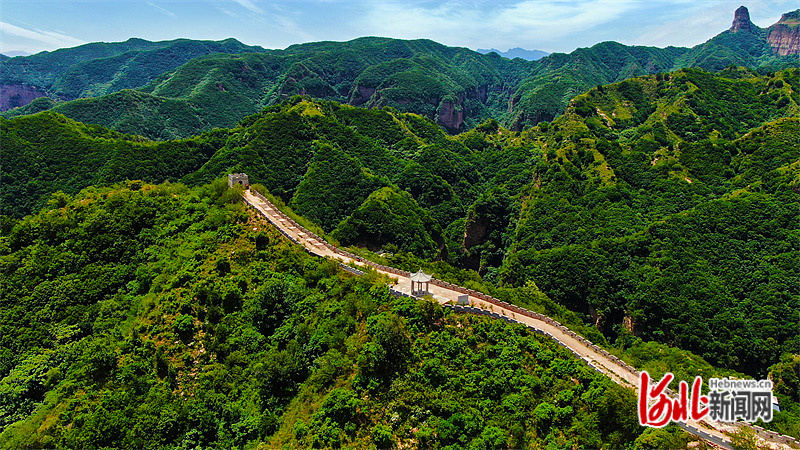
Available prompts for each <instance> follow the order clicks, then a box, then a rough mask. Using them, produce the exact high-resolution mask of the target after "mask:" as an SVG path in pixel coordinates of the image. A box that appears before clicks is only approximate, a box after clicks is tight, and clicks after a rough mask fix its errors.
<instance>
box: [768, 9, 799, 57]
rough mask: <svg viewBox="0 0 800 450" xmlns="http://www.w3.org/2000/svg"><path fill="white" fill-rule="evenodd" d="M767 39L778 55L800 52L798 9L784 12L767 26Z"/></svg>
mask: <svg viewBox="0 0 800 450" xmlns="http://www.w3.org/2000/svg"><path fill="white" fill-rule="evenodd" d="M767 41H768V42H769V46H770V47H772V51H774V52H775V53H777V54H778V55H780V56H787V55H797V54H800V9H798V10H795V11H792V12H790V13H786V14H784V15H783V16H781V20H779V21H778V22H777V23H775V25H772V26H771V27H769V28H767Z"/></svg>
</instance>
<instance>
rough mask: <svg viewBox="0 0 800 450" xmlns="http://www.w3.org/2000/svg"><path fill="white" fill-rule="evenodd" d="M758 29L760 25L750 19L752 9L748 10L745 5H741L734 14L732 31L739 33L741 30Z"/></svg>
mask: <svg viewBox="0 0 800 450" xmlns="http://www.w3.org/2000/svg"><path fill="white" fill-rule="evenodd" d="M757 29H758V27H757V26H755V24H754V23H753V22H751V21H750V11H748V10H747V8H745V7H744V6H740V7H739V9H737V10H736V12H735V13H734V15H733V24H732V25H731V33H738V32H739V31H751V32H752V31H754V30H757Z"/></svg>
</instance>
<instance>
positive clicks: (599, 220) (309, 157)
mask: <svg viewBox="0 0 800 450" xmlns="http://www.w3.org/2000/svg"><path fill="white" fill-rule="evenodd" d="M799 104H800V71H799V70H798V69H788V70H783V71H778V72H775V73H769V74H766V75H761V74H758V73H756V72H754V71H752V70H748V69H743V68H729V69H726V70H724V71H722V72H720V73H718V74H713V73H709V72H705V71H702V70H697V69H683V70H679V71H676V72H671V73H665V74H658V75H652V76H646V77H639V78H633V79H629V80H625V81H621V82H618V83H613V84H609V85H604V86H599V87H596V88H594V89H591V90H590V91H588V92H586V93H584V94H581V95H578V96H576V97H575V98H573V99H572V100H571V101H570V103H569V106H568V108H567V110H566V113H565V114H564V115H562V116H560V117H559V118H557V119H555V120H554V121H552V122H543V123H539V124H538V125H536V126H535V127H533V128H531V129H530V130H527V131H524V132H513V131H510V130H508V129H506V128H504V127H502V126H501V124H500V123H499V122H498V121H495V120H491V119H490V120H487V121H485V122H483V123H482V124H480V125H478V126H476V127H475V128H473V129H472V130H470V131H468V132H465V133H462V134H459V135H457V136H450V135H448V134H447V133H445V132H444V131H443V130H442V129H441V128H440V127H439V126H437V125H436V124H434V123H433V122H431V121H429V120H427V119H425V118H424V117H422V116H419V115H416V114H412V113H403V112H400V111H398V110H396V109H394V108H382V109H364V108H358V107H354V106H349V105H343V104H340V103H336V102H333V101H315V100H312V99H311V98H309V97H303V96H295V97H292V98H291V99H290V100H288V101H286V102H283V103H281V104H278V105H273V106H270V107H267V108H265V109H263V110H262V111H261V112H260V113H258V114H255V115H252V116H249V117H247V118H246V119H244V120H243V121H241V122H240V123H239V124H238V125H237V126H236V127H234V128H231V129H217V130H214V131H212V132H208V133H204V134H202V135H200V136H197V137H194V138H191V139H186V140H176V141H166V142H152V141H146V140H142V139H141V138H135V137H131V136H127V135H122V134H119V133H115V132H112V131H108V130H106V129H103V128H101V127H97V126H87V125H83V124H79V123H76V122H73V121H71V120H69V119H67V118H65V117H64V116H61V115H58V114H56V113H52V112H43V113H39V114H36V115H32V116H26V117H20V118H15V119H12V120H5V119H0V125H2V133H3V134H2V138H3V142H4V148H3V152H4V155H3V157H4V164H3V167H2V170H3V184H2V186H1V187H0V195H2V196H3V197H2V198H3V204H4V214H6V215H8V216H12V217H13V218H12V217H6V218H4V219H3V224H4V227H5V228H4V235H5V233H6V232H8V230H13V229H16V228H15V227H22V226H30V227H31V230H32V231H31V236H33V235H37V236H39V235H46V234H47V233H49V231H47V230H49V229H50V228H48V227H49V225H48V226H39V225H35V226H34V225H33V224H34V223H35V221H33V222H32V220H34V219H31V218H26V219H24V220H22V222H20V223H19V224H17V225H14V224H15V223H16V221H17V220H18V219H19V218H21V217H22V216H24V215H26V214H30V213H32V212H34V211H36V210H38V209H39V208H41V207H43V206H45V205H47V204H48V202H50V205H51V206H50V208H53V205H62V204H65V202H68V201H69V200H68V198H65V197H63V196H62V195H58V196H56V197H53V198H50V197H48V195H49V193H50V192H53V191H55V190H58V189H61V190H64V191H65V192H66V194H68V195H75V194H77V193H78V192H79V190H80V189H81V188H84V187H87V186H90V185H92V184H97V183H113V182H116V181H124V180H126V179H144V180H145V181H155V182H162V181H164V179H165V178H166V179H169V180H170V181H173V182H177V181H181V182H183V183H186V184H188V185H190V186H202V185H205V184H207V183H211V182H213V181H214V180H217V179H218V178H219V177H220V176H221V175H224V174H226V173H229V172H239V171H243V172H246V173H248V175H249V176H250V179H251V181H252V182H254V183H261V184H263V187H264V189H265V190H266V191H268V192H269V193H270V195H272V196H273V198H275V200H276V202H277V203H278V204H281V206H282V207H283V204H285V205H287V206H286V207H287V208H291V210H292V214H299V215H301V216H303V218H304V220H308V221H311V222H313V223H314V224H315V225H317V226H319V228H320V231H321V232H324V233H327V234H328V235H329V237H330V238H331V240H333V241H334V242H335V241H336V240H338V243H339V244H340V245H357V246H361V247H365V248H366V249H365V250H360V249H358V250H356V251H359V252H364V253H363V254H364V255H365V256H369V257H371V258H377V257H378V256H376V255H374V254H371V253H368V250H374V251H381V252H383V256H382V257H380V258H383V259H382V260H381V261H382V262H384V263H388V264H390V265H394V266H397V267H400V268H403V269H406V270H417V269H418V268H420V267H424V268H425V269H426V271H430V272H432V273H433V274H434V275H435V276H437V277H438V278H441V279H446V280H449V281H452V282H456V283H459V284H466V285H469V286H472V287H475V288H479V289H481V290H484V291H486V292H491V293H492V295H496V296H498V298H503V299H507V300H508V301H510V302H515V303H522V304H530V305H533V306H535V309H536V310H540V311H542V312H544V313H548V314H556V315H558V316H559V317H561V315H564V316H565V317H567V316H568V317H569V318H570V319H569V321H567V320H565V321H564V323H569V324H570V326H574V327H576V329H581V330H591V331H583V332H584V334H586V335H587V336H589V337H591V338H592V340H594V341H597V342H599V343H603V342H604V341H607V342H608V343H609V344H610V345H614V346H616V347H617V349H618V350H617V351H620V352H624V353H626V354H627V355H629V356H628V357H630V358H632V360H633V361H634V362H635V363H636V364H642V365H648V364H650V365H652V367H654V368H659V369H658V370H662V371H663V370H665V367H666V368H670V370H678V366H681V364H684V363H685V364H688V363H687V362H686V361H689V359H688V358H685V357H684V356H682V355H683V354H682V353H677V356H676V354H672V353H670V352H671V351H668V350H664V349H667V348H669V347H677V348H680V349H683V350H684V351H691V352H692V353H694V354H695V355H699V356H700V357H702V358H704V359H705V360H707V361H708V362H710V363H712V364H713V365H715V366H718V367H721V368H724V369H729V370H735V371H737V372H741V373H744V374H746V375H747V376H750V377H764V376H766V375H767V373H768V372H769V370H770V367H776V368H777V369H776V370H779V371H780V372H781V373H783V374H788V373H791V371H790V370H789V369H786V367H792V364H793V363H792V361H793V359H792V356H791V355H792V354H794V353H796V351H797V348H798V339H799V337H798V330H800V326H798V325H800V316H799V315H798V314H800V313H799V312H798V311H800V309H798V305H799V304H800V287H798V284H797V283H796V280H797V279H800V272H798V265H797V264H796V261H797V256H798V254H800V160H799V158H798V153H797V149H798V148H800V142H799V140H800V119H798V117H799V116H800V107H799V106H798V105H799ZM43 130H44V131H43ZM7 149H8V150H7ZM7 161H9V162H7ZM38 161H41V163H38ZM134 161H139V162H138V164H139V165H136V164H132V162H134ZM141 161H149V162H148V163H147V164H145V163H144V162H141ZM95 189H105V188H95ZM159 189H167V187H164V188H159ZM170 189H171V188H170ZM175 189H178V188H177V187H176V188H175ZM180 189H183V188H180ZM191 189H195V188H191ZM205 189H209V188H205ZM89 192H91V191H89ZM131 195H133V194H131ZM136 195H138V194H136ZM176 195H177V194H176ZM196 195H200V194H196ZM209 195H211V194H209ZM54 202H55V203H54ZM5 205H12V206H11V207H10V208H7V207H6V206H5ZM59 207H60V206H59ZM287 211H288V209H287ZM42 214H44V213H42ZM35 217H43V216H42V215H41V214H39V215H37V216H35ZM146 217H150V216H146ZM146 217H144V218H141V219H137V220H145V219H146ZM148 220H149V219H148ZM187 220H188V219H187ZM242 220H243V219H242ZM70 223H72V222H70ZM148 223H149V222H148ZM21 224H30V225H21ZM190 225H191V222H184V225H181V226H178V225H175V227H176V228H175V229H176V230H183V229H185V227H189V226H190ZM98 226H99V225H98ZM164 227H166V228H168V229H171V227H172V226H171V225H166V224H165V225H164ZM182 227H184V228H182ZM251 228H252V227H250V226H249V225H248V228H247V229H248V230H249V229H251ZM123 229H124V228H123ZM159 229H160V228H159ZM17 232H19V231H17ZM241 232H244V231H243V230H241V229H238V228H237V229H236V232H235V233H234V232H231V236H238V235H239V234H240V233H241ZM247 233H249V231H248V232H247ZM128 234H130V233H126V236H127V235H128ZM334 238H335V239H334ZM231 239H233V238H232V237H231ZM254 239H255V238H254ZM270 239H272V238H270ZM26 242H27V241H26ZM106 242H107V245H106V246H105V247H103V248H106V249H107V251H115V250H113V249H114V248H116V247H115V245H112V243H114V242H116V241H115V240H114V239H109V240H108V241H106ZM270 242H271V241H270ZM48 245H50V244H48ZM70 245H72V244H70ZM119 245H122V244H119ZM131 245H133V244H131ZM20 248H21V247H20ZM12 249H14V251H16V249H15V248H13V247H12ZM42 251H43V250H42ZM131 251H132V250H131ZM74 253H75V255H77V256H76V257H82V256H80V255H83V252H82V251H81V252H78V251H75V252H74ZM238 253H239V252H238V251H237V252H235V254H238ZM31 254H32V255H34V253H31ZM88 254H90V253H87V255H88ZM153 254H156V253H153ZM35 255H40V256H36V258H45V257H46V258H50V256H47V255H50V253H41V254H40V253H35ZM182 255H184V256H182V257H185V258H189V259H191V256H190V255H191V252H189V251H187V252H185V253H182ZM32 258H33V256H32ZM229 258H232V256H231V257H229ZM48 261H49V259H48ZM65 261H71V260H69V259H67V260H65ZM193 261H194V260H193ZM199 261H200V260H196V261H195V262H192V263H191V264H196V263H197V262H199ZM187 264H188V263H187ZM215 264H216V263H215ZM220 264H221V266H220V267H222V269H219V270H223V271H224V270H228V269H226V267H227V266H226V264H225V262H221V263H220ZM231 264H233V263H231ZM64 265H65V267H72V266H73V265H74V264H73V263H64ZM9 267H11V266H9ZM14 270H16V269H14ZM215 270H217V269H215ZM469 270H473V271H474V272H470V271H469ZM4 273H11V272H6V271H4ZM32 283H33V282H32ZM126 283H127V281H126ZM37 285H38V284H36V283H34V284H32V285H31V287H29V288H28V289H34V288H35V287H36V286H37ZM20 292H25V291H24V290H20ZM104 292H105V291H104ZM114 292H116V289H112V290H110V291H108V294H109V295H111V294H113V293H114ZM324 292H327V291H324ZM15 295H16V294H15ZM19 295H27V294H19ZM48 295H49V294H48ZM221 295H222V294H221ZM79 297H80V296H79ZM79 297H78V298H79ZM42 298H50V297H48V296H44V297H42ZM191 298H194V297H191ZM221 298H225V296H224V295H222V297H221ZM198 299H199V297H198ZM198 301H199V300H198ZM192 305H194V303H192ZM223 309H224V308H223ZM27 310H31V311H35V310H36V308H34V307H31V308H27ZM24 311H25V310H20V311H19V312H18V313H15V314H22V313H23V312H24ZM570 311H571V313H570ZM183 314H189V313H188V312H184V313H183ZM284 315H285V314H284V313H276V316H280V317H283V316H284ZM333 316H335V314H333V315H332V317H333ZM14 320H17V319H14ZM26 320H27V319H26ZM185 320H189V319H185ZM559 320H561V319H559ZM34 322H35V321H32V322H31V323H34ZM15 323H16V322H15ZM584 327H586V328H584ZM589 327H592V328H589ZM367 328H369V326H368V325H367ZM41 333H43V332H41ZM265 336H266V335H265ZM412 342H413V340H412ZM657 343H658V344H657ZM664 344H666V346H668V347H659V345H664ZM259 348H260V347H259ZM384 350H386V349H384ZM376 351H379V350H376ZM648 352H656V353H658V354H659V355H665V356H664V358H666V359H668V360H669V361H670V362H669V363H666V362H664V361H663V360H659V361H649V360H648V359H647V354H648ZM17 354H21V353H20V352H18V351H14V352H11V353H9V355H12V357H14V356H13V355H17ZM667 355H668V356H667ZM682 358H683V361H684V363H677V362H676V361H681V360H682ZM694 358H696V357H694ZM14 364H19V363H18V362H15V363H14ZM14 364H12V365H11V366H9V367H15V365H14ZM706 364H707V363H706ZM776 364H777V365H776ZM348 367H349V366H348ZM48 370H49V369H48ZM337 370H338V369H337ZM697 370H700V369H697ZM337 373H338V372H337ZM353 382H354V383H355V378H354V381H353ZM791 383H792V381H791V379H790V376H788V375H787V380H786V382H785V383H784V384H786V385H791ZM359 386H361V387H362V388H364V389H366V388H367V387H368V386H367V385H359ZM391 386H392V389H395V388H397V386H395V384H392V385H391ZM404 386H405V385H404ZM787 392H790V389H788V388H782V390H781V391H780V392H779V398H780V401H781V404H782V405H784V403H785V404H786V410H787V412H786V413H785V414H783V415H779V416H776V420H775V422H773V423H772V424H770V426H771V427H773V428H775V429H778V430H779V431H781V432H785V433H792V434H795V435H797V434H798V431H800V430H797V427H796V423H798V422H797V421H796V418H797V403H796V401H795V400H793V399H792V398H793V397H792V395H791V394H790V393H788V394H787ZM337 395H338V394H337ZM387 398H388V397H387ZM332 401H333V400H332ZM337 401H338V400H337ZM342 401H344V400H342ZM387 401H388V400H387ZM550 403H552V402H550ZM552 404H553V405H555V406H557V407H558V408H561V407H566V403H564V404H561V403H558V404H556V403H552ZM573 408H577V406H573ZM356 409H358V407H357V408H356ZM380 410H381V411H384V410H382V409H380ZM431 411H433V410H431ZM554 414H555V413H554ZM348 417H349V416H348ZM370 417H372V415H370ZM442 417H443V416H442ZM448 417H449V416H448ZM323 422H324V421H323ZM338 423H339V424H340V425H341V426H344V425H343V424H344V423H345V421H344V420H343V421H341V422H338ZM553 423H555V422H553ZM304 424H305V425H308V426H309V427H310V425H309V424H310V422H309V421H307V420H304ZM792 424H795V425H792ZM276 426H277V425H276ZM331 426H333V422H331ZM337 426H338V425H337ZM409 426H410V428H411V429H413V428H416V429H417V430H420V429H422V428H421V425H420V426H417V425H415V424H410V425H409ZM275 429H277V428H275ZM309 429H310V428H309ZM304 432H305V431H298V432H297V433H299V434H295V435H294V436H295V438H294V439H297V441H296V442H297V445H311V442H312V441H303V440H302V439H301V438H300V437H298V436H302V435H303V433H304ZM475 432H476V433H479V434H480V433H483V431H480V432H478V431H475ZM287 433H288V432H287ZM353 433H355V432H354V431H352V430H350V431H348V430H345V435H347V436H354V435H355V434H353ZM437 433H440V432H439V431H437ZM509 433H511V432H509ZM526 433H527V432H526ZM334 434H335V433H334ZM356 434H357V433H356ZM512 435H513V436H516V435H515V434H513V433H511V434H507V435H506V437H507V438H508V439H511V438H510V437H509V436H512ZM566 435H569V433H566ZM601 435H602V432H601ZM259 436H262V435H259ZM264 436H266V434H264ZM475 436H477V434H476V435H475ZM537 436H539V437H542V436H541V435H538V434H537ZM543 436H547V433H545V434H544V435H543ZM626 436H628V437H626V438H624V439H635V438H634V437H632V436H631V435H626ZM473 437H474V436H473ZM459 439H460V438H459ZM465 439H466V438H465ZM470 439H472V438H470ZM599 439H601V440H603V442H606V441H605V439H606V438H604V437H600V438H599ZM545 440H546V441H547V439H545ZM226 442H227V441H226ZM276 442H277V441H276ZM281 442H286V441H281ZM292 442H295V441H292ZM320 442H322V441H320ZM326 442H331V443H329V444H324V445H331V446H333V445H334V444H333V443H332V442H335V441H326ZM448 442H451V441H448ZM456 442H458V444H456ZM469 442H472V441H471V440H470V441H469ZM476 442H477V441H476ZM507 442H518V441H513V440H509V441H507ZM565 442H566V441H565ZM467 443H468V442H467V441H460V440H459V441H452V442H451V444H453V445H462V446H463V445H467ZM320 445H323V444H320ZM448 445H449V444H448ZM509 445H510V444H509Z"/></svg>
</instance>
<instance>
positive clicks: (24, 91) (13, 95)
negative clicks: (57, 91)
mask: <svg viewBox="0 0 800 450" xmlns="http://www.w3.org/2000/svg"><path fill="white" fill-rule="evenodd" d="M46 95H47V94H46V93H45V92H44V91H43V90H41V89H39V88H37V87H36V86H31V85H28V84H3V85H0V111H8V110H9V109H12V108H16V107H18V106H25V105H27V104H28V103H30V102H32V101H34V100H36V99H37V98H39V97H45V96H46Z"/></svg>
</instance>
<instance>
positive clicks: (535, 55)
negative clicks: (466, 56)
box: [475, 47, 550, 61]
mask: <svg viewBox="0 0 800 450" xmlns="http://www.w3.org/2000/svg"><path fill="white" fill-rule="evenodd" d="M475 51H476V52H478V53H480V54H482V55H485V54H487V53H492V52H494V53H497V54H498V55H500V56H502V57H503V58H508V59H514V58H522V59H524V60H527V61H536V60H537V59H542V58H544V57H545V56H547V55H549V54H550V53H547V52H543V51H541V50H525V49H524V48H521V47H514V48H510V49H508V51H507V52H503V51H500V50H497V49H496V48H492V49H489V50H487V49H485V48H479V49H477V50H475Z"/></svg>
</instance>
